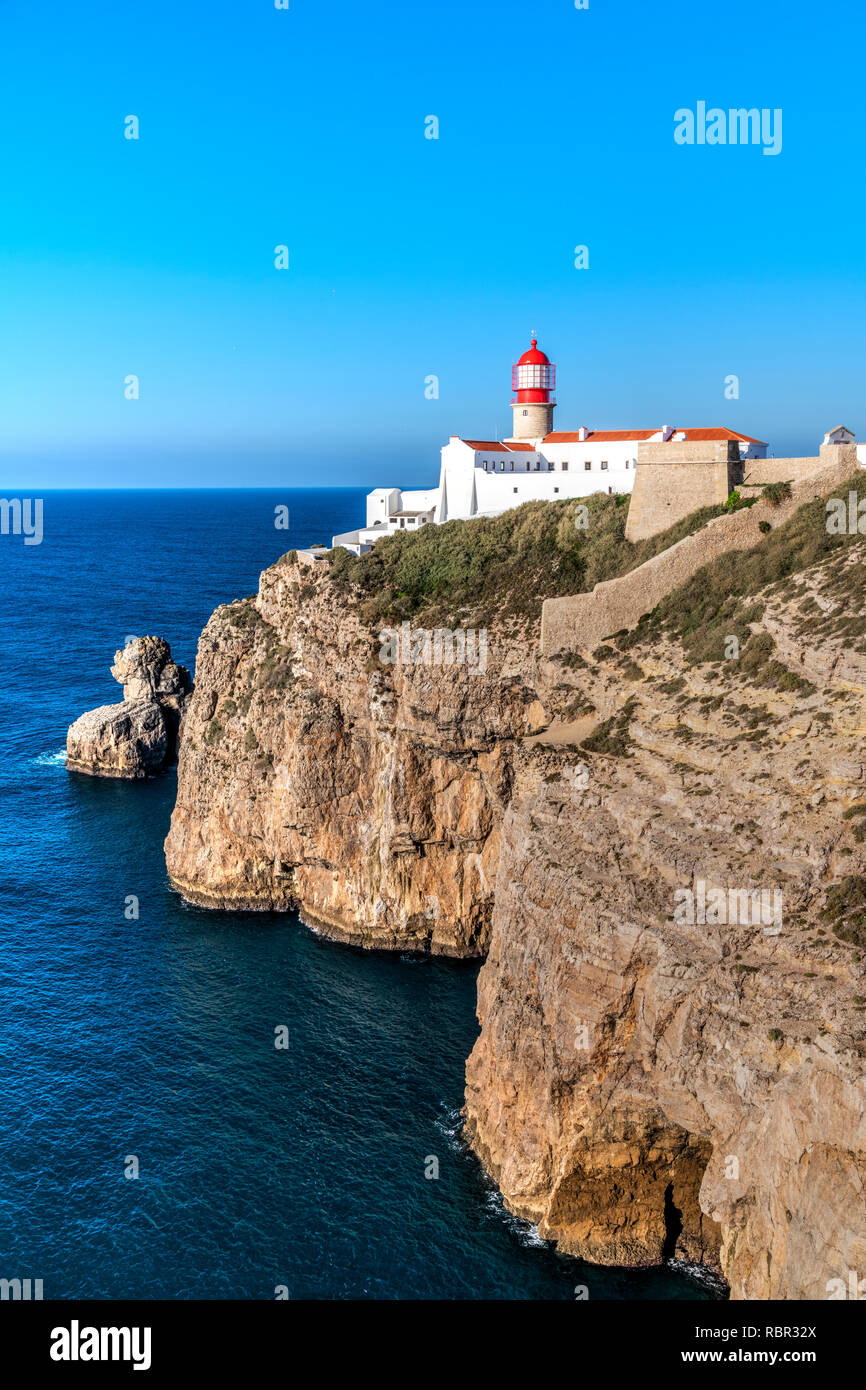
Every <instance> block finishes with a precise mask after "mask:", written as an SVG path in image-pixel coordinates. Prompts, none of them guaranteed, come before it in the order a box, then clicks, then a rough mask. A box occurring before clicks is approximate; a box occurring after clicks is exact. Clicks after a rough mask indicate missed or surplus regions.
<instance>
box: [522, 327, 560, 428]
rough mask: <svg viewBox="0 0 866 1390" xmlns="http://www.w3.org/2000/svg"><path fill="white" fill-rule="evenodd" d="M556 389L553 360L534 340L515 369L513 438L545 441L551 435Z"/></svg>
mask: <svg viewBox="0 0 866 1390" xmlns="http://www.w3.org/2000/svg"><path fill="white" fill-rule="evenodd" d="M555 386H556V368H555V366H554V365H553V363H552V362H551V361H550V358H549V357H547V355H546V354H545V353H543V352H540V351H539V348H538V343H537V340H536V339H535V338H533V339H532V346H531V347H530V348H529V349H528V351H526V352H525V353H524V354H523V356H522V357H521V359H520V361H519V362H518V363H517V364H516V365H515V366H513V367H512V368H511V389H512V391H513V392H515V393H516V394H515V396H514V398H513V399H512V401H511V409H512V410H513V411H514V433H513V434H512V436H511V438H512V439H543V438H544V436H545V435H546V434H550V431H551V429H552V428H553V412H554V410H555V409H556V401H555V400H554V399H553V395H552V392H553V388H554V387H555Z"/></svg>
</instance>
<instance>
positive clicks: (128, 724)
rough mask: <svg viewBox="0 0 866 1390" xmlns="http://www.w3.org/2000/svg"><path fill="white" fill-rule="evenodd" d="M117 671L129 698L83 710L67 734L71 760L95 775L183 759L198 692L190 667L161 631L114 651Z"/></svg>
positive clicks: (148, 773)
mask: <svg viewBox="0 0 866 1390" xmlns="http://www.w3.org/2000/svg"><path fill="white" fill-rule="evenodd" d="M111 674H112V675H113V676H114V678H115V680H116V681H118V682H119V683H120V684H121V685H122V686H123V700H122V701H121V702H120V703H119V704H116V705H101V706H100V707H99V708H98V709H94V710H89V711H88V712H87V713H86V714H82V715H81V717H80V718H79V719H76V721H75V723H74V724H72V725H70V728H69V731H68V733H67V735H66V766H67V767H68V768H69V769H70V770H71V771H73V772H84V773H88V774H89V775H91V776H94V777H120V778H128V779H132V780H134V779H137V778H142V777H152V776H154V775H155V774H156V773H158V772H162V771H164V770H165V769H166V768H168V767H173V766H174V764H175V763H176V762H177V752H178V744H179V739H180V728H181V722H182V719H183V713H184V709H185V707H186V703H187V701H188V699H189V696H190V694H191V692H192V681H191V679H190V675H189V672H188V671H187V669H186V667H184V666H178V665H176V663H175V662H173V661H172V659H171V651H170V649H169V645H168V643H167V642H166V641H165V640H164V639H163V638H161V637H134V638H131V639H130V640H129V642H127V644H126V646H125V647H124V648H123V650H122V651H117V652H115V654H114V665H113V666H112V668H111Z"/></svg>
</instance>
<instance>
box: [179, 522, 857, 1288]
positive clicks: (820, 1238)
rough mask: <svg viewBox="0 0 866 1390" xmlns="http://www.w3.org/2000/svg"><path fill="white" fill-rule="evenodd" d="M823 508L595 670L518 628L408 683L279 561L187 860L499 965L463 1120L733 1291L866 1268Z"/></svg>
mask: <svg viewBox="0 0 866 1390" xmlns="http://www.w3.org/2000/svg"><path fill="white" fill-rule="evenodd" d="M800 516H801V514H800V513H797V514H796V516H795V517H794V518H793V520H791V521H789V522H788V523H787V524H786V528H776V529H774V530H773V532H772V534H771V535H768V537H767V538H766V540H763V541H762V542H761V543H760V546H759V548H758V551H756V552H755V554H757V555H758V559H755V557H754V555H753V554H752V552H749V553H748V554H746V555H743V556H739V555H738V556H735V557H733V558H731V557H727V559H726V557H724V556H723V557H722V558H721V560H717V561H716V562H715V568H714V569H713V570H712V571H710V572H708V576H709V577H708V576H707V575H704V574H703V572H699V573H698V575H697V576H695V577H694V578H693V579H692V580H690V581H689V582H690V585H691V588H688V586H687V589H686V590H681V591H679V592H678V593H676V594H674V595H672V596H671V597H670V600H669V601H667V600H666V601H663V602H662V603H661V604H660V605H659V608H658V609H657V610H656V613H655V614H654V616H653V618H652V619H650V620H649V621H644V622H641V623H640V624H639V625H638V626H637V627H636V628H635V629H633V630H632V631H630V632H628V631H623V632H621V633H617V634H614V635H613V636H612V637H611V638H610V639H609V641H608V642H607V643H605V644H604V645H602V646H601V647H600V648H596V649H595V650H594V651H589V650H578V649H577V648H576V647H573V648H572V649H571V650H569V651H565V652H562V653H560V654H559V655H557V656H550V657H546V658H544V659H542V658H541V657H540V656H539V655H538V654H537V647H536V642H535V640H534V634H533V631H532V630H531V629H530V628H528V627H527V625H526V624H525V623H522V622H521V621H520V620H518V619H517V618H514V619H512V620H510V621H506V620H505V619H504V618H502V619H501V620H500V621H499V622H498V623H494V624H492V625H491V632H490V642H489V658H488V661H487V666H486V670H484V671H483V672H481V671H480V670H471V669H469V668H466V667H442V666H439V667H427V666H424V665H413V664H403V663H401V662H398V663H397V664H395V665H387V664H383V663H382V661H381V659H380V654H379V639H378V637H377V635H376V630H375V628H374V627H373V626H371V625H370V624H369V622H368V621H365V619H364V616H363V613H364V609H363V606H359V604H358V603H357V602H356V601H355V600H354V599H353V598H352V597H351V596H348V597H347V596H346V594H345V592H344V591H342V590H341V589H340V588H339V586H337V585H335V583H334V582H333V580H332V578H331V576H330V575H329V573H328V572H327V570H324V571H320V570H318V569H316V570H313V569H311V568H308V567H303V566H301V567H299V566H298V565H297V564H296V563H294V562H293V561H292V558H291V557H286V558H284V560H283V561H281V562H280V563H279V564H277V565H275V566H273V567H272V568H271V569H270V570H267V571H265V573H264V574H263V575H262V577H261V582H260V586H259V591H258V593H257V595H256V596H255V597H254V598H251V599H247V600H243V601H241V602H239V603H236V604H231V605H228V606H227V607H224V608H221V609H219V610H218V611H217V613H215V614H214V616H213V618H212V619H211V621H210V623H209V624H208V626H207V628H206V629H205V631H204V633H203V634H202V639H201V643H200V647H199V654H198V663H197V669H196V690H195V694H194V696H193V699H192V702H191V705H190V707H189V710H188V712H187V715H186V718H185V725H184V739H183V744H182V749H181V757H180V764H179V787H178V801H177V806H176V809H175V812H174V816H173V818H172V825H171V830H170V833H169V836H168V840H167V842H166V854H167V862H168V868H169V873H170V875H171V879H172V881H173V882H174V884H175V885H176V887H177V888H178V889H179V890H180V891H181V892H182V893H183V894H184V895H185V896H187V897H188V898H189V899H191V900H193V901H195V902H198V903H202V904H205V905H207V906H212V907H241V906H243V907H254V908H255V907H259V908H287V907H290V906H294V905H297V906H299V907H300V909H301V912H302V913H303V915H304V918H305V920H307V921H308V922H309V923H310V924H311V925H314V926H316V927H318V928H320V929H322V930H323V931H324V932H326V933H328V934H329V935H333V936H335V937H339V938H341V939H345V940H349V941H353V942H356V943H358V944H361V945H364V946H371V947H386V948H392V949H405V948H411V949H422V950H429V951H433V952H439V953H446V954H451V955H455V956H471V955H476V956H477V955H482V954H484V953H485V951H486V950H488V946H489V954H488V958H487V961H486V963H485V964H484V966H483V968H482V970H481V974H480V979H479V1018H480V1022H481V1034H480V1037H479V1040H478V1043H477V1045H476V1047H475V1049H474V1051H473V1053H472V1056H471V1058H470V1059H469V1063H468V1068H467V1095H466V1117H467V1134H468V1136H469V1138H470V1141H471V1142H472V1144H473V1145H474V1147H475V1148H476V1150H477V1152H478V1153H479V1155H480V1156H481V1158H482V1160H483V1161H484V1163H485V1164H486V1165H487V1167H488V1169H489V1170H490V1172H491V1173H492V1174H493V1175H494V1176H495V1178H496V1180H497V1182H498V1183H499V1186H500V1188H501V1190H502V1193H503V1195H504V1198H505V1200H506V1202H507V1204H508V1205H509V1207H510V1208H511V1209H512V1210H514V1211H515V1212H518V1213H520V1214H522V1215H524V1216H527V1217H528V1218H530V1219H531V1220H533V1221H536V1222H537V1223H538V1224H539V1228H540V1230H541V1232H542V1233H543V1234H544V1235H547V1236H550V1237H551V1238H553V1239H555V1240H557V1241H558V1242H559V1244H560V1246H561V1248H562V1249H564V1250H566V1251H571V1252H574V1253H576V1254H579V1255H582V1256H585V1257H586V1258H587V1259H589V1260H592V1261H596V1262H600V1263H627V1264H640V1263H651V1262H657V1261H659V1260H662V1259H663V1258H667V1257H670V1256H672V1255H673V1256H677V1257H679V1258H682V1259H686V1260H690V1261H695V1262H704V1263H705V1264H708V1265H711V1266H713V1267H714V1268H718V1269H720V1270H721V1271H722V1272H723V1273H724V1275H725V1277H726V1278H727V1279H728V1281H729V1282H730V1286H731V1289H732V1293H733V1296H735V1297H738V1298H799V1297H809V1296H814V1297H819V1298H823V1297H826V1296H827V1292H826V1290H827V1284H828V1281H830V1280H832V1279H836V1278H841V1279H843V1280H845V1279H846V1278H847V1277H848V1274H849V1271H850V1270H852V1269H853V1270H857V1271H860V1277H862V1276H863V1274H864V1273H866V1200H864V1180H866V1128H864V1119H863V1112H864V1108H866V1107H864V1099H866V1092H864V1084H863V1076H864V1053H866V1047H864V1040H863V1018H864V1008H866V979H864V976H866V964H864V952H866V851H864V842H866V720H864V709H863V695H864V690H866V643H864V637H866V619H864V618H863V616H862V611H861V610H862V592H863V579H864V572H866V571H864V565H863V546H862V543H861V542H860V541H859V540H858V541H856V543H851V544H850V545H849V544H847V543H846V544H845V545H844V547H843V546H842V542H841V541H840V548H838V549H836V550H833V551H831V552H828V548H827V547H828V542H827V535H826V531H825V529H824V525H823V514H822V512H821V507H820V505H819V504H814V505H813V507H812V509H811V511H809V510H808V509H805V510H804V511H803V516H804V517H805V518H806V520H805V521H802V522H801V520H800ZM479 524H480V523H468V525H470V526H471V525H479ZM798 528H799V529H798ZM443 529H444V528H443ZM759 552H760V553H759ZM726 565H727V566H728V568H726ZM720 889H724V890H725V892H726V894H728V895H729V896H730V893H731V892H732V893H733V894H734V895H735V897H734V898H733V899H732V900H731V901H732V903H733V904H735V905H736V906H737V907H738V909H739V911H740V912H743V911H744V910H745V916H738V915H737V912H735V911H734V910H733V907H732V908H731V914H730V917H726V916H724V915H722V916H721V917H720V916H719V910H718V905H717V898H718V890H720ZM714 890H715V893H716V898H715V899H712V900H713V901H714V902H715V903H716V906H715V908H714V909H713V911H711V912H710V914H709V915H708V914H707V913H706V911H705V899H706V894H707V893H708V892H709V893H710V894H712V893H713V891H714ZM748 890H754V891H756V892H757V893H758V894H760V893H761V892H762V891H763V892H764V894H766V895H768V902H769V903H770V905H771V907H772V911H771V913H770V915H769V917H768V918H766V920H764V919H761V917H760V915H759V916H758V919H757V920H755V918H754V916H752V917H750V916H749V910H748V909H744V908H743V895H744V894H745V895H746V898H747V893H748ZM690 893H691V894H692V899H691V900H690V901H691V902H692V908H693V909H694V903H695V902H697V903H698V904H699V907H698V910H697V912H695V911H693V913H692V918H691V920H690V919H689V917H688V914H687V913H686V914H685V915H684V911H683V900H684V899H687V900H688V895H689V894H690ZM777 893H778V895H779V897H778V898H776V896H775V895H776V894H777ZM725 901H726V902H728V897H726V898H725ZM758 901H759V903H760V898H759V899H758ZM747 903H748V899H747ZM779 904H781V906H779ZM777 907H778V911H777Z"/></svg>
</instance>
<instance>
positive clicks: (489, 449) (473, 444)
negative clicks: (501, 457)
mask: <svg viewBox="0 0 866 1390" xmlns="http://www.w3.org/2000/svg"><path fill="white" fill-rule="evenodd" d="M460 443H461V444H468V445H469V448H470V449H474V450H475V452H476V454H514V453H518V452H520V451H523V452H525V453H530V454H532V453H534V452H535V450H534V449H533V447H532V445H531V444H503V443H502V442H501V441H500V440H498V439H461V441H460Z"/></svg>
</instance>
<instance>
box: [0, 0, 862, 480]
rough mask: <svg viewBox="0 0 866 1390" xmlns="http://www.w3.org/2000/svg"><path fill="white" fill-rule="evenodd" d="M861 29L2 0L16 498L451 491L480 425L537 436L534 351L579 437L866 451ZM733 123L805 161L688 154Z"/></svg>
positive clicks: (833, 0) (517, 12) (0, 281)
mask: <svg viewBox="0 0 866 1390" xmlns="http://www.w3.org/2000/svg"><path fill="white" fill-rule="evenodd" d="M864 28H866V20H864V15H863V8H862V7H861V6H859V5H856V4H855V3H853V0H849V2H848V3H844V4H843V3H840V0H826V2H825V3H824V4H823V5H822V6H821V7H820V9H816V7H815V6H814V4H806V3H801V2H800V0H786V3H782V0H762V2H761V3H757V0H749V2H748V3H746V2H745V0H729V2H728V3H727V4H726V5H724V6H706V5H698V4H696V3H694V0H689V3H676V2H675V0H671V2H670V3H664V2H662V3H656V4H650V3H646V0H590V3H589V8H588V9H586V10H576V9H575V7H574V0H534V3H533V4H531V5H530V4H518V3H516V2H515V0H500V3H493V2H492V0H477V2H476V3H475V4H466V3H457V0H440V2H439V3H429V4H417V5H416V4H409V3H406V0H401V2H400V3H397V0H387V3H376V2H375V0H367V3H365V4H359V3H357V0H290V9H289V10H288V11H279V10H276V9H275V8H274V6H273V0H237V3H228V0H210V3H196V4H193V3H191V2H190V0H172V3H169V2H168V0H142V2H141V3H139V4H136V5H126V4H122V3H120V4H119V3H117V0H110V2H109V0H102V2H101V3H100V2H96V3H95V2H94V0H82V3H80V4H76V5H72V4H69V3H65V2H61V0H46V3H40V4H38V5H37V4H34V3H33V0H2V4H0V180H2V194H3V196H2V203H0V470H2V471H0V481H2V484H3V486H4V487H5V488H6V489H7V490H8V489H9V488H11V487H13V486H14V487H17V488H20V489H25V488H26V489H30V490H32V489H35V488H37V487H43V488H48V487H52V486H97V487H98V486H103V485H106V486H118V485H129V486H172V485H175V484H176V485H180V486H198V485H201V486H222V485H225V486H236V485H261V486H273V485H284V484H288V485H296V486H304V485H310V486H314V485H322V484H326V483H333V484H335V485H339V484H347V483H359V484H366V483H369V484H371V485H375V484H378V483H389V484H390V483H392V482H393V483H402V484H411V483H418V484H422V483H433V482H435V480H436V477H437V475H438V451H439V448H440V446H441V444H442V443H443V442H444V441H445V440H446V439H447V437H448V435H450V434H452V433H460V434H466V435H469V436H484V437H486V436H488V435H490V434H491V433H492V432H493V431H494V429H497V430H498V431H499V432H500V434H502V433H506V432H508V427H509V421H510V411H509V408H508V403H509V399H510V367H511V362H512V360H513V359H514V358H515V357H516V356H517V355H519V353H520V352H521V351H522V350H523V348H524V347H525V346H527V344H528V338H529V333H530V330H531V329H533V328H534V329H536V331H537V334H538V337H539V340H540V344H541V346H542V347H544V348H545V349H546V350H547V351H548V352H549V354H550V355H551V357H552V358H553V359H554V360H555V361H556V363H557V367H558V386H559V389H558V393H557V395H558V400H559V402H560V404H559V409H558V412H557V425H558V427H559V428H576V427H577V426H578V425H580V424H588V425H590V426H591V427H596V428H605V427H606V428H623V427H626V426H629V425H634V426H642V427H649V426H653V425H659V424H663V423H672V424H679V425H713V424H728V425H731V426H733V427H735V428H739V429H742V430H745V431H746V432H747V433H750V434H754V435H757V436H758V437H760V438H762V439H766V440H769V441H770V444H771V446H772V448H773V449H774V450H775V452H776V453H777V454H786V453H801V452H813V451H814V449H815V447H816V444H817V441H818V439H819V437H820V435H821V434H822V433H823V432H824V431H825V430H826V429H828V428H829V427H830V426H832V425H835V424H837V423H839V422H844V423H845V424H847V425H849V426H850V427H851V428H853V429H854V430H855V431H856V432H857V434H858V437H861V438H866V406H864V390H863V387H864V382H866V346H864V341H863V324H864V320H866V275H864V234H863V229H862V220H863V212H864V208H863V202H864V181H863V176H862V168H863V160H862V153H861V151H862V141H863V132H864V111H863V107H864V102H866V95H864V92H863V88H862V84H861V83H860V82H859V81H858V79H857V76H856V64H857V61H858V55H859V54H860V53H861V52H862V50H863V40H864ZM699 100H705V101H706V102H707V104H708V106H718V107H721V108H723V109H724V108H728V107H732V106H734V107H738V106H746V107H751V106H755V107H758V108H771V109H775V108H781V109H782V111H783V146H782V151H781V153H780V154H779V155H778V156H775V157H772V156H770V157H768V156H765V155H763V154H762V150H761V149H760V148H759V147H753V146H746V147H742V146H716V147H710V146H697V145H695V146H678V145H677V144H675V142H674V139H673V131H674V112H675V111H676V110H677V109H678V108H681V107H691V108H694V107H695V106H696V103H697V102H698V101H699ZM130 114H134V115H136V116H138V118H139V120H140V139H139V140H138V141H128V140H125V139H124V137H123V130H124V124H123V123H124V118H125V117H126V116H128V115H130ZM428 115H436V116H437V117H438V119H439V122H440V131H439V134H440V138H439V139H438V140H435V141H434V140H427V139H425V138H424V121H425V117H426V116H428ZM279 244H285V245H287V246H288V247H289V250H290V268H289V269H288V270H287V271H278V270H276V269H275V268H274V247H275V246H277V245H279ZM578 244H583V245H586V246H588V247H589V262H590V263H589V269H587V270H580V271H579V270H576V269H575V268H574V264H573V262H574V251H573V249H574V247H575V246H576V245H578ZM732 373H733V374H736V375H737V376H738V377H739V381H740V397H739V399H738V400H726V399H725V397H724V383H725V378H726V376H728V375H729V374H732ZM129 374H135V375H137V376H138V377H139V380H140V399H139V400H137V401H129V400H126V399H125V398H124V379H125V378H126V377H127V376H128V375H129ZM430 374H435V375H437V376H438V377H439V382H440V388H439V389H440V396H439V399H438V400H428V399H426V398H425V389H424V387H425V378H426V377H427V376H428V375H430Z"/></svg>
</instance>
